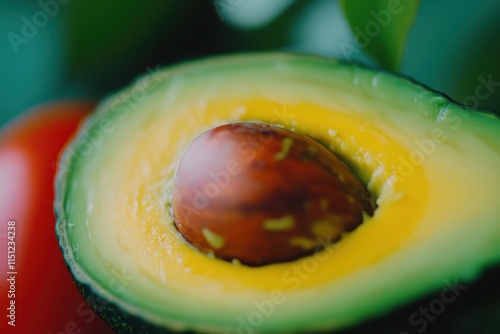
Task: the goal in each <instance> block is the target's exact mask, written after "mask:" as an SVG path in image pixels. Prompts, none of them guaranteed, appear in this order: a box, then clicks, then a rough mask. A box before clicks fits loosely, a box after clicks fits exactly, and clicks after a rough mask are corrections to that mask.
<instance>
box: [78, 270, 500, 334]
mask: <svg viewBox="0 0 500 334" xmlns="http://www.w3.org/2000/svg"><path fill="white" fill-rule="evenodd" d="M450 282H453V283H455V281H454V280H452V279H450ZM499 282H500V266H496V267H493V268H490V269H489V270H487V271H486V272H485V273H484V274H483V275H482V277H481V278H480V279H478V280H477V281H475V282H474V283H471V284H467V283H462V282H456V283H457V284H459V285H460V287H459V288H458V289H457V291H458V292H459V295H458V294H457V296H456V299H455V300H454V301H453V302H451V303H449V304H446V303H445V308H444V309H443V311H441V313H439V312H438V313H439V314H435V313H432V311H430V310H429V305H432V304H434V301H435V300H436V299H438V300H440V299H441V292H439V293H436V294H432V295H430V296H427V297H424V298H421V299H420V300H418V301H416V302H414V303H412V304H409V305H406V306H404V307H401V308H399V309H397V310H395V311H393V312H391V313H389V314H387V315H385V316H383V317H380V318H377V319H374V320H370V321H367V322H364V323H362V324H360V325H358V326H355V327H353V328H350V329H346V330H342V331H336V332H326V333H323V334H328V333H332V334H333V333H335V334H414V333H415V334H418V333H426V334H448V333H450V334H498V333H500V284H499ZM77 287H78V289H79V290H80V292H81V294H82V295H83V296H84V298H85V300H86V301H87V302H88V303H89V304H90V305H94V306H95V307H93V309H94V311H95V312H96V313H97V314H99V315H100V316H101V317H102V318H103V319H104V320H105V321H107V322H108V323H109V324H110V325H111V327H112V328H113V330H114V331H115V332H116V333H120V334H169V333H179V332H173V331H168V330H165V329H164V328H160V327H157V326H154V325H152V324H148V323H147V322H145V321H143V320H142V319H141V318H139V317H136V316H132V315H130V314H127V312H125V311H124V310H122V309H121V308H120V306H118V305H116V304H114V303H111V302H109V301H108V300H106V299H104V298H102V297H99V296H98V295H97V294H95V293H94V292H93V290H92V288H91V287H90V286H88V285H85V284H77ZM444 288H446V284H445V283H443V289H444ZM426 310H427V311H426ZM415 313H416V314H417V315H416V316H414V318H413V322H412V321H411V320H410V318H411V317H412V315H414V314H415ZM181 333H183V334H195V333H194V332H191V331H184V332H181ZM255 333H257V332H255ZM97 334H98V333H97ZM248 334H251V333H248ZM304 334H308V333H304Z"/></svg>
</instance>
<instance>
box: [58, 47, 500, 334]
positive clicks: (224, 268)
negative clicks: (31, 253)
mask: <svg viewBox="0 0 500 334" xmlns="http://www.w3.org/2000/svg"><path fill="white" fill-rule="evenodd" d="M240 120H259V121H264V122H268V123H273V124H280V125H283V126H285V127H287V128H291V129H295V130H296V131H298V132H301V133H304V134H307V135H310V136H312V137H314V138H316V139H318V140H320V141H321V142H323V143H325V144H326V145H327V146H328V147H329V148H330V149H331V150H332V151H334V152H336V153H337V154H338V155H339V156H341V157H342V158H343V160H344V161H345V162H346V163H347V164H348V165H349V166H351V167H352V169H353V171H354V172H355V173H356V174H357V175H358V176H359V177H360V179H361V180H362V181H363V182H365V184H367V185H368V188H369V190H370V191H371V192H372V193H373V194H375V195H376V196H377V204H378V209H377V211H376V213H375V215H374V217H373V218H371V219H368V220H367V221H365V223H364V224H363V225H362V226H360V227H359V228H358V229H356V231H355V232H354V233H351V234H349V235H348V236H346V237H345V238H343V239H342V240H341V241H340V242H339V243H337V244H335V245H333V246H331V247H329V248H327V249H325V250H324V251H322V252H321V253H318V254H315V255H314V256H311V257H307V258H303V259H300V260H297V261H293V262H290V263H286V264H277V265H270V266H265V267H261V268H248V267H244V266H235V265H233V264H230V263H226V262H224V261H220V260H216V259H211V258H208V257H207V256H206V255H203V254H200V253H198V252H196V251H195V250H193V249H192V248H190V247H189V246H188V245H187V244H186V243H185V242H184V240H183V239H182V238H181V237H180V236H179V235H178V234H177V233H176V230H175V228H174V227H173V224H172V221H171V217H170V213H169V210H168V200H169V198H168V194H169V191H170V188H169V187H170V185H171V180H172V176H173V172H174V170H175V165H176V162H177V161H178V159H179V157H180V155H181V153H182V151H183V149H184V148H185V146H186V145H187V143H188V142H189V141H190V140H191V139H193V138H194V137H195V136H196V135H197V134H199V133H201V132H203V131H204V130H206V129H208V128H210V127H212V126H215V125H219V124H224V123H228V122H232V121H240ZM499 133H500V121H499V119H497V118H495V117H493V116H491V115H489V114H484V113H475V112H471V111H469V110H466V109H464V108H463V107H461V106H458V105H456V104H454V103H452V102H450V101H449V100H447V99H446V98H444V97H443V96H440V95H438V94H436V93H434V92H432V91H429V90H427V89H425V88H423V87H421V86H418V85H416V84H414V83H412V82H410V81H408V80H405V79H402V78H398V77H394V76H391V75H389V74H385V73H377V72H372V71H369V70H366V69H362V68H359V67H356V66H351V65H344V64H338V63H335V62H333V61H328V60H322V59H318V58H312V57H305V56H296V55H286V54H268V55H243V56H232V57H220V58H214V59H209V60H202V61H198V62H193V63H188V64H185V65H179V66H176V67H173V68H167V69H164V70H162V71H161V72H157V73H153V74H149V75H146V76H145V77H143V78H141V79H138V80H137V81H136V82H135V83H134V84H133V85H132V86H131V87H129V88H127V89H126V90H124V91H122V92H120V93H118V94H115V95H114V96H112V97H110V98H108V99H107V100H106V101H105V102H104V103H102V104H101V106H100V107H99V109H98V111H97V113H96V114H94V115H93V116H92V117H91V118H90V119H89V120H88V121H87V122H86V124H85V125H84V127H83V129H82V130H81V131H80V134H79V136H77V138H76V139H75V140H74V141H73V143H72V145H71V146H70V147H69V148H68V150H67V151H66V153H65V155H64V156H63V157H62V158H61V161H60V166H61V168H60V172H59V174H58V179H57V186H56V188H57V200H56V212H57V215H58V224H57V232H58V236H59V240H60V243H61V248H62V249H63V252H64V256H65V260H66V262H67V264H68V266H69V267H70V270H71V272H72V274H73V276H74V278H75V281H76V282H77V283H78V284H80V286H81V288H82V289H85V291H86V294H87V298H88V297H89V296H98V297H100V298H101V299H103V300H104V302H101V303H100V305H97V306H96V305H95V306H96V307H97V308H100V306H102V305H104V306H105V308H102V312H103V313H104V314H105V317H107V318H108V320H109V321H110V322H111V325H112V326H114V327H115V328H117V329H119V330H121V331H122V332H127V329H129V332H134V333H136V332H140V329H141V328H143V326H144V324H143V323H141V322H144V323H149V324H153V326H155V328H168V329H171V330H173V331H180V330H192V331H200V332H222V333H224V332H228V333H232V332H238V331H240V332H241V330H242V328H243V327H244V326H250V327H251V329H252V330H254V332H255V333H259V332H262V333H279V332H283V333H295V332H297V333H300V332H306V333H307V332H312V331H324V330H334V329H338V328H343V327H346V326H348V325H352V324H355V323H358V322H360V321H362V320H365V319H367V318H371V317H374V316H376V315H379V314H381V313H384V312H387V311H388V310H390V309H393V308H395V307H397V306H398V305H400V304H402V303H405V302H408V301H411V300H414V299H416V298H418V297H420V296H422V295H424V294H426V293H429V292H432V291H435V290H437V289H440V288H441V287H442V286H443V284H444V283H443V282H444V281H446V280H451V281H454V280H455V279H460V280H465V281H470V280H473V279H475V278H476V277H477V276H478V275H480V273H481V271H482V270H483V269H484V268H485V267H487V266H489V265H491V264H494V263H496V262H498V261H499V260H500V226H499V224H498V222H499V220H500V208H499V207H498V205H497V201H496V200H495V199H496V190H497V189H499V188H500V187H499V186H500V175H499V173H498V171H499V170H500V141H499V140H498V136H499V135H498V134H499ZM90 299H93V298H90ZM90 303H91V304H92V300H90ZM107 310H113V311H112V313H113V314H112V315H109V314H108V315H106V312H107ZM110 312H111V311H110ZM256 312H257V313H260V318H259V316H257V315H255V314H256ZM127 317H133V318H134V319H139V322H137V321H136V320H134V321H132V322H131V321H129V320H128V318H127ZM249 317H250V318H249ZM111 318H112V319H111ZM252 321H253V322H254V323H255V326H253V325H252ZM257 325H258V326H257ZM158 331H159V332H161V330H160V329H158Z"/></svg>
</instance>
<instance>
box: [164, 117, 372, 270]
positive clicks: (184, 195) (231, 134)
mask: <svg viewBox="0 0 500 334" xmlns="http://www.w3.org/2000/svg"><path fill="white" fill-rule="evenodd" d="M374 207H375V205H374V202H373V198H372V196H371V194H370V193H369V192H368V190H367V189H366V188H365V187H364V185H363V184H362V183H361V182H360V181H359V180H358V179H357V178H356V176H355V175H354V173H353V172H352V171H351V170H350V169H349V168H348V167H347V166H346V165H345V164H344V163H343V162H342V161H341V160H340V159H339V158H338V157H336V156H335V155H334V154H333V153H332V152H330V151H329V150H327V149H326V148H325V147H323V146H322V145H321V144H319V143H318V142H316V141H314V140H312V139H311V138H309V137H307V136H304V135H301V134H298V133H295V132H292V131H289V130H286V129H283V128H281V127H277V126H272V125H268V124H262V123H256V122H240V123H232V124H226V125H222V126H218V127H215V128H213V129H210V130H208V131H206V132H204V133H202V134H201V135H200V136H198V137H196V138H195V139H194V140H193V141H192V142H191V143H190V144H189V145H188V147H187V148H186V150H185V152H184V153H183V156H182V157H181V159H180V161H179V164H178V166H177V170H176V173H175V177H174V183H173V191H172V213H173V220H174V224H175V226H176V228H177V229H178V231H179V232H180V233H181V234H182V236H183V237H184V238H185V239H186V240H187V241H188V242H189V243H190V244H191V245H192V246H194V247H195V248H196V249H198V250H200V251H202V252H204V253H207V254H211V255H214V256H215V257H217V258H220V259H223V260H227V261H233V260H237V261H238V262H240V263H242V264H245V265H249V266H260V265H266V264H271V263H279V262H286V261H292V260H295V259H297V258H300V257H302V256H306V255H309V254H311V253H313V252H314V251H315V250H319V249H320V248H321V247H322V245H325V244H327V243H330V242H335V241H337V240H338V239H340V237H341V236H342V234H343V233H346V232H349V231H352V230H354V229H355V228H356V227H357V226H359V225H360V224H361V223H362V222H363V216H364V215H366V214H368V215H372V214H373V211H374Z"/></svg>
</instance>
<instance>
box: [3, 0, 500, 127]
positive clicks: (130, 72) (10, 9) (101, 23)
mask: <svg viewBox="0 0 500 334" xmlns="http://www.w3.org/2000/svg"><path fill="white" fill-rule="evenodd" d="M0 1H1V2H0V33H1V38H0V41H1V42H0V125H2V124H4V123H5V122H7V121H8V120H9V119H11V118H12V117H14V116H15V115H16V114H18V113H20V112H22V111H23V110H25V109H26V108H28V107H30V106H33V105H35V104H37V103H40V102H45V101H50V100H57V99H66V98H92V99H99V98H100V97H102V96H103V95H106V94H109V93H110V92H112V91H114V90H117V89H119V88H121V87H123V86H124V85H126V84H127V83H129V82H130V81H131V80H132V79H133V78H134V77H135V76H137V75H138V74H140V73H142V72H145V71H147V70H148V69H151V68H156V67H157V66H163V65H167V64H172V63H174V62H178V61H182V60H185V59H192V58H198V57H202V56H207V55H214V54H222V53H231V52H246V51H257V50H287V51H293V52H300V53H307V54H317V55H322V56H326V57H332V58H338V59H344V60H345V61H348V62H351V61H354V62H362V63H365V64H368V65H369V66H375V67H379V66H380V65H378V64H377V63H376V62H375V61H374V59H372V58H370V56H369V55H367V54H366V53H364V52H363V51H366V50H362V49H359V48H358V49H357V50H356V51H355V52H352V53H351V54H347V57H346V53H345V52H342V48H341V47H340V45H342V43H344V45H345V43H349V45H355V44H354V34H353V32H352V30H351V28H350V26H349V24H348V22H347V19H346V17H345V15H344V12H343V11H342V8H341V6H340V4H339V2H338V1H335V0H312V1H305V0H302V1H301V0H295V1H294V0H273V1H270V0H216V1H213V0H212V1H203V0H175V1H174V0H172V1H160V0H157V1H153V0H143V1H130V0H120V1H118V0H105V1H98V0H36V1H35V0H11V1H7V0H0ZM348 1H349V0H348ZM351 1H353V0H351ZM354 1H356V0H354ZM354 1H353V2H354ZM374 1H375V0H374ZM409 1H411V0H409ZM415 2H416V0H415ZM399 71H400V72H401V73H402V74H404V75H407V76H410V77H411V78H413V79H415V80H417V81H419V82H421V83H423V84H425V85H427V86H429V87H431V88H433V89H435V90H438V91H441V92H444V93H445V94H447V95H449V96H450V97H452V98H453V99H454V100H456V101H458V102H461V103H465V104H468V105H472V106H475V105H479V106H480V107H482V108H488V109H492V110H496V111H500V1H498V0H477V1H470V0H434V1H429V0H423V1H422V2H421V4H420V7H419V9H418V12H417V15H416V19H415V21H414V24H413V25H412V26H411V29H410V31H409V34H408V36H407V40H406V47H405V49H404V55H403V58H402V60H401V66H400V68H399ZM488 81H489V82H490V83H489V84H485V82H488ZM485 85H486V86H485ZM480 86H482V88H478V87H480ZM478 89H479V90H478ZM478 92H479V94H478Z"/></svg>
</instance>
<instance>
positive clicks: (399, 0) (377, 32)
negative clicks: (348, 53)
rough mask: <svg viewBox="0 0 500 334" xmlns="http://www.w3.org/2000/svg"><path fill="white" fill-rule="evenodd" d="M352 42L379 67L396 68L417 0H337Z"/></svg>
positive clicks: (399, 62) (414, 13)
mask: <svg viewBox="0 0 500 334" xmlns="http://www.w3.org/2000/svg"><path fill="white" fill-rule="evenodd" d="M341 3H342V7H343V9H344V13H345V14H346V16H347V19H348V21H349V24H350V26H351V28H352V31H353V33H354V36H355V44H356V46H357V47H358V48H360V49H363V50H364V51H365V52H366V53H368V54H369V55H371V56H372V57H373V58H374V59H375V60H376V61H377V62H378V63H379V64H380V65H382V66H383V67H385V68H387V69H389V70H392V71H397V70H398V69H399V66H400V64H401V59H402V57H403V51H404V46H405V42H406V37H407V35H408V31H409V30H410V27H411V25H412V23H413V20H414V19H415V16H416V13H417V10H418V6H419V4H420V1H419V0H341Z"/></svg>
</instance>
